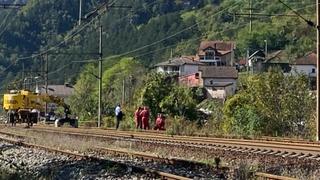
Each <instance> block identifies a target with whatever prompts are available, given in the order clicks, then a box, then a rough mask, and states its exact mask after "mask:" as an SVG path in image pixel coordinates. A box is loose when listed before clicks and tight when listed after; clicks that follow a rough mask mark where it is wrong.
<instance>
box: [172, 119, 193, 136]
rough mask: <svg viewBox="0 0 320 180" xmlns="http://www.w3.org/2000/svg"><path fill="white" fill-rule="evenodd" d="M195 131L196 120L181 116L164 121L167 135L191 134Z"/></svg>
mask: <svg viewBox="0 0 320 180" xmlns="http://www.w3.org/2000/svg"><path fill="white" fill-rule="evenodd" d="M197 132H198V128H197V124H196V122H191V121H188V120H185V119H183V118H181V117H175V118H168V119H167V121H166V133H167V134H169V135H187V136H191V135H195V133H197Z"/></svg>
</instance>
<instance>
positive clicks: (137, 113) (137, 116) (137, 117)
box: [134, 107, 142, 129]
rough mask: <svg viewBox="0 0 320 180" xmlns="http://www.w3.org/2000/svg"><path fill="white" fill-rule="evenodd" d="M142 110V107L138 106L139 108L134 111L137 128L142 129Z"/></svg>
mask: <svg viewBox="0 0 320 180" xmlns="http://www.w3.org/2000/svg"><path fill="white" fill-rule="evenodd" d="M141 111H142V108H141V107H138V109H137V110H136V111H135V112H134V120H135V122H136V128H137V129H139V128H140V129H142V118H141V115H140V113H141Z"/></svg>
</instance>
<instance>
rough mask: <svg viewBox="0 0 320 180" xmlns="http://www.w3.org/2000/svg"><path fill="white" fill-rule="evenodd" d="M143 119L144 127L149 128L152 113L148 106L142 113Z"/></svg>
mask: <svg viewBox="0 0 320 180" xmlns="http://www.w3.org/2000/svg"><path fill="white" fill-rule="evenodd" d="M140 116H141V119H142V129H149V117H150V113H149V110H148V108H147V107H144V108H143V110H142V111H141V113H140Z"/></svg>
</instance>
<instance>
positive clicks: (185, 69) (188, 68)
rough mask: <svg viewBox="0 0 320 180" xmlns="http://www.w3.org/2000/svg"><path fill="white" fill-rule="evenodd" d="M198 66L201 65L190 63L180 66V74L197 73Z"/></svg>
mask: <svg viewBox="0 0 320 180" xmlns="http://www.w3.org/2000/svg"><path fill="white" fill-rule="evenodd" d="M198 67H199V66H198V65H189V64H186V65H183V66H181V68H180V76H183V75H188V74H193V73H197V72H198V70H199V68H198Z"/></svg>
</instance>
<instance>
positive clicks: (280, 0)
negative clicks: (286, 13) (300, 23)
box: [278, 0, 316, 27]
mask: <svg viewBox="0 0 320 180" xmlns="http://www.w3.org/2000/svg"><path fill="white" fill-rule="evenodd" d="M278 1H279V2H280V3H281V4H283V5H284V6H285V7H286V8H288V9H290V10H291V11H292V12H293V13H294V14H296V15H297V16H298V17H300V18H301V19H302V20H304V21H305V22H306V23H307V24H308V25H309V26H312V27H316V25H315V23H314V22H312V21H311V20H308V19H306V18H305V17H303V16H302V15H301V14H300V13H298V12H297V11H296V10H294V9H293V8H291V7H290V6H289V5H287V4H286V3H284V2H283V1H282V0H278Z"/></svg>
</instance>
